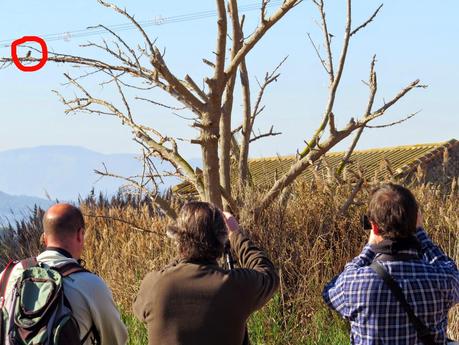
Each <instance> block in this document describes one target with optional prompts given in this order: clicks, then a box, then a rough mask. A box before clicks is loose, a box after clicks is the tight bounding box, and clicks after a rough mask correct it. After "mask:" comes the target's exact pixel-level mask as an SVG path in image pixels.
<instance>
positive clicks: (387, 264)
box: [323, 183, 459, 345]
mask: <svg viewBox="0 0 459 345" xmlns="http://www.w3.org/2000/svg"><path fill="white" fill-rule="evenodd" d="M368 218H369V221H370V224H369V227H371V233H370V237H369V241H368V244H367V245H366V246H365V247H364V248H363V251H362V253H361V254H360V255H359V256H357V257H356V258H355V259H354V260H353V261H351V262H350V263H348V264H347V265H346V267H345V268H344V271H343V272H342V273H341V274H340V275H338V276H337V277H335V278H334V279H333V280H332V281H331V282H330V283H329V284H327V285H326V286H325V289H324V292H323V297H324V300H325V302H326V303H327V304H328V305H329V306H330V307H331V308H333V309H335V310H336V311H338V312H339V313H340V314H341V315H342V316H343V317H345V318H346V319H348V320H349V321H350V323H351V344H358V345H363V344H365V345H376V344H391V345H421V344H423V345H440V344H441V345H445V344H457V343H455V342H452V341H451V340H448V339H447V335H446V330H447V325H448V311H449V309H451V308H452V307H453V306H454V305H455V304H457V303H459V271H458V269H457V266H456V264H455V263H454V261H453V260H452V259H450V258H449V257H448V256H446V255H445V254H444V253H443V251H442V250H441V249H440V248H439V247H438V246H437V245H435V244H434V243H433V242H432V240H431V239H430V237H429V236H428V235H427V233H426V232H425V231H424V229H423V228H422V216H421V214H420V213H419V212H418V205H417V203H416V200H415V198H414V196H413V194H412V193H411V192H410V191H409V190H408V189H406V188H404V187H402V186H400V185H396V184H392V183H388V184H384V185H382V186H381V187H379V188H378V189H376V190H374V191H373V193H372V195H371V198H370V203H369V206H368Z"/></svg>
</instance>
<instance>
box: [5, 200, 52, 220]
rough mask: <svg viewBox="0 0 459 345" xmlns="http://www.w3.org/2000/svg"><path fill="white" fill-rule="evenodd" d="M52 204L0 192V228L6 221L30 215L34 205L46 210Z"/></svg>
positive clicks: (46, 201)
mask: <svg viewBox="0 0 459 345" xmlns="http://www.w3.org/2000/svg"><path fill="white" fill-rule="evenodd" d="M52 203H53V202H52V201H49V200H45V199H40V198H35V197H30V196H25V195H9V194H6V193H3V192H0V226H1V225H4V223H7V222H8V221H14V220H19V219H21V218H23V217H24V216H26V215H28V214H29V213H30V211H31V210H32V209H33V207H34V206H35V205H37V206H39V207H41V208H42V209H47V208H48V207H49V206H51V204H52Z"/></svg>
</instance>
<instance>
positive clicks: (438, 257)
mask: <svg viewBox="0 0 459 345" xmlns="http://www.w3.org/2000/svg"><path fill="white" fill-rule="evenodd" d="M416 237H417V238H418V240H419V241H420V242H421V248H422V255H423V258H424V260H426V261H427V262H429V263H430V264H431V265H436V266H440V267H442V268H443V269H445V270H446V271H448V272H450V273H451V274H452V276H453V280H452V284H453V286H452V293H453V296H452V301H453V305H455V304H457V303H459V270H458V269H457V265H456V263H455V262H454V260H453V259H451V258H450V257H448V256H447V255H446V254H445V253H444V252H443V251H442V250H441V249H440V247H439V246H437V245H435V244H434V243H433V242H432V240H431V239H430V237H429V235H428V234H427V232H426V231H425V230H424V229H422V228H419V229H418V231H417V232H416Z"/></svg>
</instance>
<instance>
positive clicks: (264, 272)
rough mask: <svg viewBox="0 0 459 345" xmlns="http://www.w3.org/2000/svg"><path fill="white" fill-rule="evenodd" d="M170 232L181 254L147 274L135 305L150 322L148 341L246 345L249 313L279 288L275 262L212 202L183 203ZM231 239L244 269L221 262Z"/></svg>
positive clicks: (141, 317) (171, 344)
mask: <svg viewBox="0 0 459 345" xmlns="http://www.w3.org/2000/svg"><path fill="white" fill-rule="evenodd" d="M168 235H169V236H170V237H172V238H173V239H174V241H175V242H176V244H177V250H178V259H177V260H175V261H174V262H172V263H171V264H170V265H169V266H167V267H166V268H164V269H163V270H161V271H154V272H151V273H149V274H148V275H147V276H146V277H145V279H144V280H143V282H142V284H141V286H140V291H139V293H138V296H137V298H136V300H135V302H134V306H133V308H134V313H135V315H136V316H137V318H138V319H139V320H141V321H143V322H145V323H146V324H147V328H148V337H149V344H150V345H153V344H162V345H179V344H180V345H207V344H208V345H215V344H219V345H241V344H243V342H245V341H247V338H246V332H245V325H246V322H247V319H248V317H249V316H250V314H252V313H253V312H254V311H256V310H257V309H260V308H261V307H262V306H263V305H265V304H266V303H267V302H268V300H269V299H270V298H271V297H272V295H273V294H274V292H275V291H276V290H277V288H278V285H279V278H278V276H277V273H276V270H275V268H274V265H273V264H272V262H271V261H270V260H269V259H268V257H267V256H266V255H265V254H264V253H263V251H261V250H260V249H259V248H258V247H257V246H256V245H255V244H254V243H253V242H252V241H251V240H250V239H249V238H248V237H247V236H246V235H244V234H243V233H242V231H241V230H240V228H239V225H238V223H237V221H236V219H235V218H234V217H233V216H232V215H231V214H229V213H223V212H221V211H220V210H219V209H218V208H216V207H215V206H213V205H212V204H209V203H205V202H189V203H187V204H186V205H185V206H183V208H182V210H181V211H180V214H179V217H178V220H177V224H176V226H173V227H170V228H169V230H168ZM228 240H229V243H230V244H231V247H232V249H233V250H234V252H235V254H236V257H237V261H238V262H239V264H240V267H241V268H237V269H233V270H228V269H223V268H221V267H220V266H219V265H218V264H217V259H219V258H220V257H221V256H222V254H223V252H224V248H225V245H226V243H227V241H228Z"/></svg>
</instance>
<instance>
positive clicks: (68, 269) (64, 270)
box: [53, 262, 89, 278]
mask: <svg viewBox="0 0 459 345" xmlns="http://www.w3.org/2000/svg"><path fill="white" fill-rule="evenodd" d="M53 269H55V270H56V271H58V272H59V273H60V275H61V276H62V277H64V278H65V277H68V276H69V275H71V274H74V273H79V272H89V271H88V270H87V269H85V268H83V267H82V266H81V265H80V264H78V263H76V262H69V263H68V264H65V265H62V266H60V267H53Z"/></svg>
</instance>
